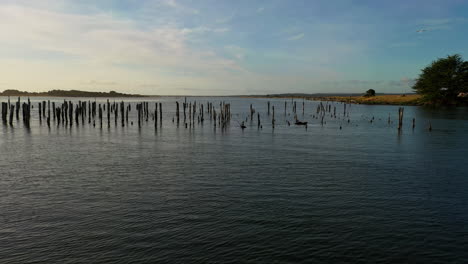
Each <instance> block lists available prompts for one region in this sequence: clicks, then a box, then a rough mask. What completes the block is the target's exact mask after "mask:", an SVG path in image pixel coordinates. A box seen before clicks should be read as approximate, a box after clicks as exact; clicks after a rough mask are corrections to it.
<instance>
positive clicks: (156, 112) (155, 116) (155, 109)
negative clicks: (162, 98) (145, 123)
mask: <svg viewBox="0 0 468 264" xmlns="http://www.w3.org/2000/svg"><path fill="white" fill-rule="evenodd" d="M154 107H155V108H154V128H158V103H155V104H154Z"/></svg>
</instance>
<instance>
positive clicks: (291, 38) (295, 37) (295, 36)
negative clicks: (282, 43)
mask: <svg viewBox="0 0 468 264" xmlns="http://www.w3.org/2000/svg"><path fill="white" fill-rule="evenodd" d="M304 36H305V34H304V33H301V34H297V35H294V36H292V37H289V38H288V40H299V39H302V38H303V37H304Z"/></svg>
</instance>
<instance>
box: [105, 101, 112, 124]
mask: <svg viewBox="0 0 468 264" xmlns="http://www.w3.org/2000/svg"><path fill="white" fill-rule="evenodd" d="M106 111H107V127H110V111H111V109H110V103H109V99H107V109H106Z"/></svg>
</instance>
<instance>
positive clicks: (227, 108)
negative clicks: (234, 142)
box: [1, 98, 432, 131]
mask: <svg viewBox="0 0 468 264" xmlns="http://www.w3.org/2000/svg"><path fill="white" fill-rule="evenodd" d="M175 105H176V112H175V117H173V118H172V122H174V123H177V125H178V126H179V124H180V122H181V120H182V117H181V111H180V103H179V101H176V102H175ZM287 105H288V103H287V101H285V102H284V115H285V116H286V115H287V113H288V111H287ZM342 105H343V114H342V115H340V116H341V117H342V118H343V120H345V119H347V122H348V123H349V122H350V119H349V114H350V109H351V108H350V105H348V104H346V103H342ZM217 106H218V105H217V104H214V103H212V102H206V103H205V104H203V103H197V102H196V101H194V102H187V98H185V99H184V101H183V102H182V112H183V125H184V126H185V127H186V128H188V127H194V126H195V123H198V124H203V122H204V120H205V114H208V115H209V120H210V121H212V122H213V124H214V127H215V128H216V127H220V128H223V129H225V128H227V127H228V126H229V124H230V121H231V118H232V114H231V104H230V103H225V102H219V107H217ZM291 106H292V113H293V114H294V121H295V124H296V125H305V126H306V128H307V122H304V121H300V120H299V119H298V117H297V103H296V101H294V100H293V101H291ZM32 108H33V106H32V104H31V101H30V100H29V98H28V100H27V102H23V103H21V98H18V100H17V101H16V102H14V103H11V102H10V99H8V102H2V103H1V110H2V112H1V114H2V121H3V123H4V124H6V123H9V124H10V125H13V120H14V116H16V119H17V120H19V119H20V115H19V113H20V110H22V119H23V122H24V124H25V126H26V127H29V126H30V122H31V109H32ZM131 110H132V109H131V104H130V103H125V102H123V101H121V102H118V103H116V102H113V103H111V102H110V101H109V100H107V102H106V103H97V102H96V101H95V102H91V101H90V100H88V101H78V103H76V104H74V103H73V102H72V101H67V100H64V101H63V102H62V103H59V104H56V103H55V102H51V101H41V102H38V116H39V122H40V123H41V124H42V121H43V120H44V121H45V122H46V124H47V126H49V127H50V126H51V121H53V122H54V123H56V124H57V125H63V126H68V125H69V126H72V125H73V124H76V125H77V126H78V125H80V124H81V125H84V124H85V123H88V124H90V125H91V124H92V125H93V126H96V122H98V125H99V126H100V127H101V128H102V127H103V123H107V126H108V127H110V126H111V122H112V119H113V121H114V124H115V126H117V125H118V123H119V121H120V124H121V126H122V127H125V126H128V125H129V112H131ZM136 110H137V122H138V127H141V126H142V124H143V123H144V122H148V121H149V119H150V117H151V120H152V121H154V126H155V128H157V127H158V125H159V126H162V121H163V116H162V115H163V109H162V103H160V102H159V103H158V102H156V103H155V105H154V112H152V113H151V112H150V109H149V102H141V103H137V104H136ZM249 110H250V121H251V122H253V120H254V115H255V113H257V127H258V128H262V127H263V126H262V123H261V118H260V113H259V112H257V111H256V110H255V108H254V106H253V105H252V104H250V109H249ZM304 112H305V104H304V101H303V102H302V113H303V114H304ZM105 114H106V115H107V119H106V120H105V117H104V115H105ZM403 114H404V108H403V107H400V108H399V109H398V130H399V131H401V129H402V127H403ZM119 115H120V118H119ZM267 115H268V116H270V115H271V125H272V128H273V129H274V128H275V123H276V120H275V106H274V105H271V103H270V101H268V102H267ZM328 115H329V116H330V118H337V107H336V105H334V104H333V105H332V104H329V103H328V102H325V103H323V102H320V103H319V105H318V106H317V109H316V114H314V115H313V118H315V119H320V123H321V125H324V124H325V123H326V121H325V117H326V116H328ZM111 116H112V117H113V118H111ZM248 119H249V118H248V117H247V118H246V120H245V121H247V120H248ZM373 120H374V118H372V119H371V122H373ZM286 122H287V123H288V125H290V122H289V121H287V120H286ZM390 122H391V121H390V115H389V119H388V123H389V124H390ZM415 123H416V121H415V119H414V118H413V120H412V127H413V128H414V127H415ZM130 124H131V125H133V122H131V123H130ZM239 125H240V127H241V128H246V126H245V123H244V121H242V124H239ZM340 129H341V124H340ZM429 130H432V125H431V124H430V123H429Z"/></svg>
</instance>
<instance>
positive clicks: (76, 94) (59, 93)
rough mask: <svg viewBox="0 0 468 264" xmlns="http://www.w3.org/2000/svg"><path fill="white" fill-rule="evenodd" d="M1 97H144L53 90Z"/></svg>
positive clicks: (8, 93) (12, 92)
mask: <svg viewBox="0 0 468 264" xmlns="http://www.w3.org/2000/svg"><path fill="white" fill-rule="evenodd" d="M0 96H54V97H142V96H143V95H139V94H126V93H119V92H116V91H110V92H89V91H79V90H51V91H47V92H26V91H19V90H14V89H8V90H5V91H3V92H1V93H0Z"/></svg>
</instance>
